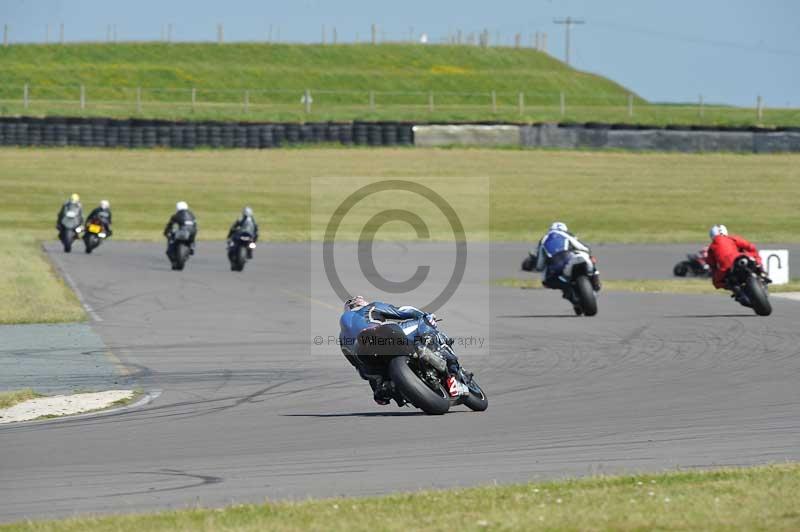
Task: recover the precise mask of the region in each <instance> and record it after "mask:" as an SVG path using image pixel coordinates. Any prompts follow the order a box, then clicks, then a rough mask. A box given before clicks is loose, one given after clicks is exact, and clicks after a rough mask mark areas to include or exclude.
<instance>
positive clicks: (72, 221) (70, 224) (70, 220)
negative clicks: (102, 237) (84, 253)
mask: <svg viewBox="0 0 800 532" xmlns="http://www.w3.org/2000/svg"><path fill="white" fill-rule="evenodd" d="M79 214H80V213H79V212H78V210H77V209H70V210H68V211H66V212H65V213H64V216H62V217H61V222H60V224H61V230H60V232H59V235H58V239H59V240H61V244H62V245H63V246H64V253H69V252H70V251H72V243H73V242H74V241H75V239H76V238H78V237H79V236H80V234H81V232H82V231H83V227H82V226H81V224H80V219H79Z"/></svg>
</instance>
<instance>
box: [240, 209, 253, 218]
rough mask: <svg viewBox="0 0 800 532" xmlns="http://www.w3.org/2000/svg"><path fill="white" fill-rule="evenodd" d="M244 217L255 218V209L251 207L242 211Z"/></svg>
mask: <svg viewBox="0 0 800 532" xmlns="http://www.w3.org/2000/svg"><path fill="white" fill-rule="evenodd" d="M242 216H253V209H251V208H250V207H245V208H244V209H242Z"/></svg>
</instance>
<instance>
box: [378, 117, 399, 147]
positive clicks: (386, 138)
mask: <svg viewBox="0 0 800 532" xmlns="http://www.w3.org/2000/svg"><path fill="white" fill-rule="evenodd" d="M381 133H382V134H381V141H382V144H383V145H384V146H397V123H396V122H385V123H383V124H381Z"/></svg>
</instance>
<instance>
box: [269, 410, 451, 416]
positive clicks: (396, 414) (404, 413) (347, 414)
mask: <svg viewBox="0 0 800 532" xmlns="http://www.w3.org/2000/svg"><path fill="white" fill-rule="evenodd" d="M458 412H463V410H451V411H450V412H448V413H450V414H455V413H458ZM427 415H428V414H426V413H425V412H348V413H343V414H283V417H317V418H326V417H412V416H427Z"/></svg>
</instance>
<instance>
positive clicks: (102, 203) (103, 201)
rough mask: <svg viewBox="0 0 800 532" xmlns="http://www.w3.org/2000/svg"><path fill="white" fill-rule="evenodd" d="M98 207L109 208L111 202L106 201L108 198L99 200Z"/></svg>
mask: <svg viewBox="0 0 800 532" xmlns="http://www.w3.org/2000/svg"><path fill="white" fill-rule="evenodd" d="M100 208H101V209H105V210H108V209H110V208H111V204H110V203H109V202H108V200H100Z"/></svg>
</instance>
